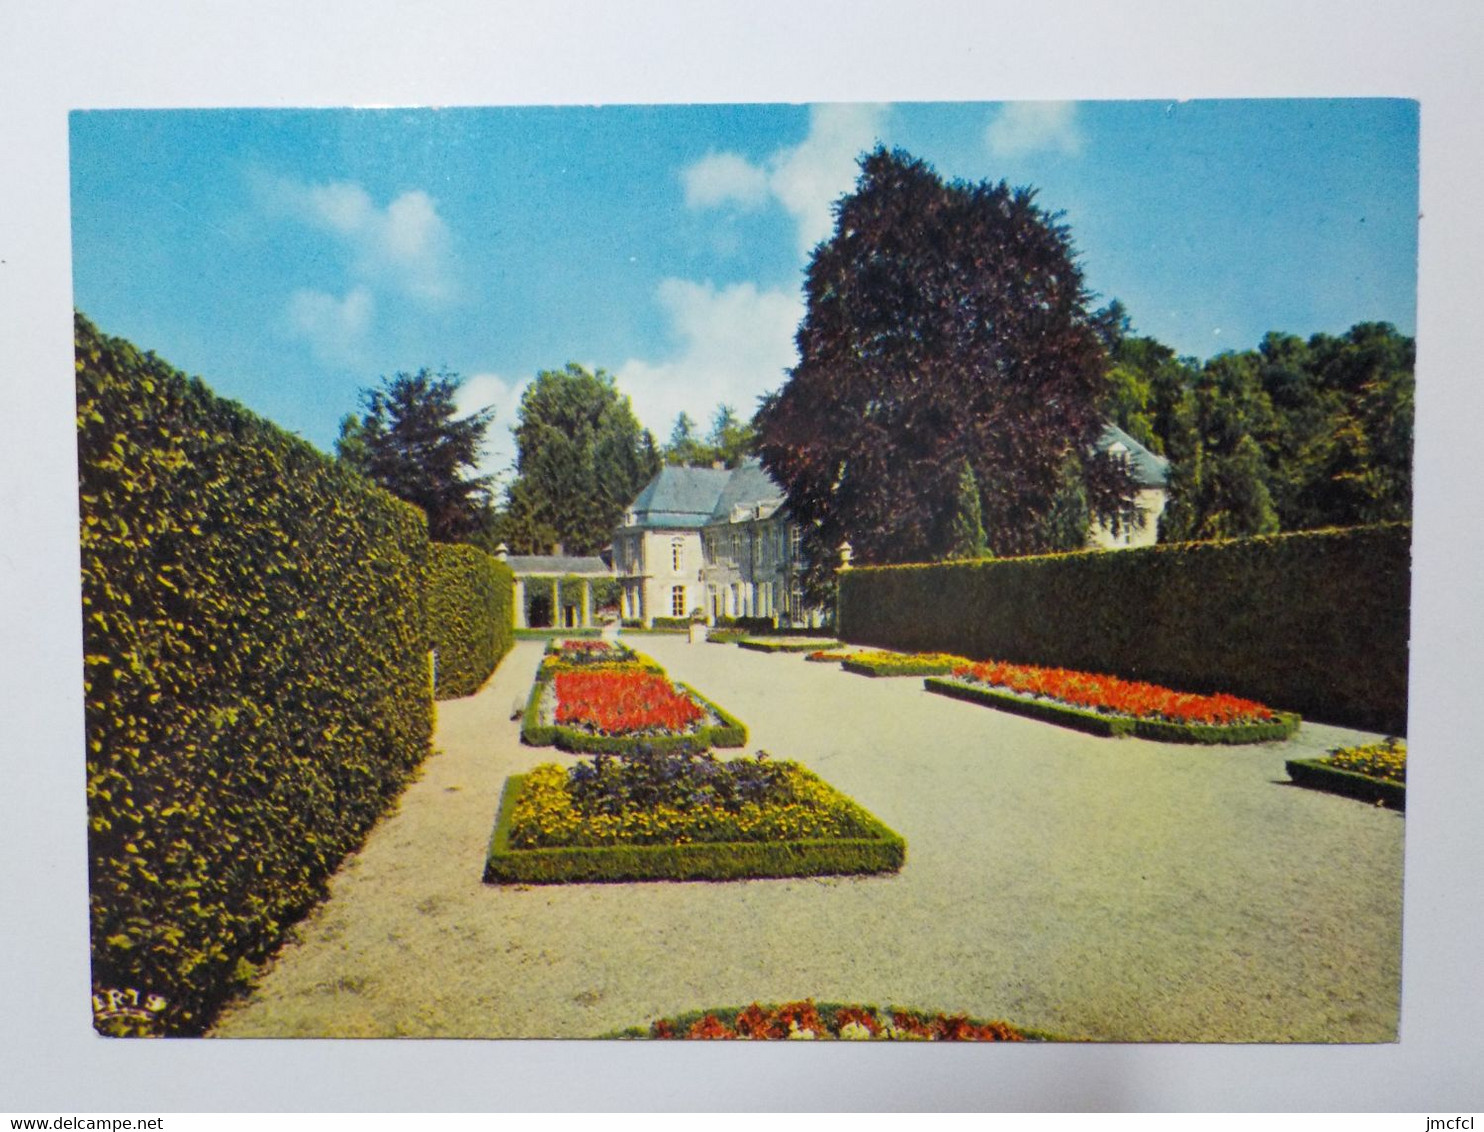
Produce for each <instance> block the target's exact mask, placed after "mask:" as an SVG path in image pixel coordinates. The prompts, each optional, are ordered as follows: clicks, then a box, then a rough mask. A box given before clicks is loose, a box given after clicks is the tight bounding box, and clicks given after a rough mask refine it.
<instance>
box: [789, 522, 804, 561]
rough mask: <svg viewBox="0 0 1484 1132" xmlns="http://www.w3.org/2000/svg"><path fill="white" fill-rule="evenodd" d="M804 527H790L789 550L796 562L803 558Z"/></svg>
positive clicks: (790, 555)
mask: <svg viewBox="0 0 1484 1132" xmlns="http://www.w3.org/2000/svg"><path fill="white" fill-rule="evenodd" d="M803 547H804V528H803V527H790V528H789V529H788V552H789V557H791V558H792V559H793V560H794V561H795V562H797V561H799V560H800V559H801V558H803V553H802V551H803Z"/></svg>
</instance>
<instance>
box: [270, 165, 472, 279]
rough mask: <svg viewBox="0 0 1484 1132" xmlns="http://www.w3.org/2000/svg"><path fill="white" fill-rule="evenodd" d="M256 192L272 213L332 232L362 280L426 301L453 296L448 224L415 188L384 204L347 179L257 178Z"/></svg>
mask: <svg viewBox="0 0 1484 1132" xmlns="http://www.w3.org/2000/svg"><path fill="white" fill-rule="evenodd" d="M259 191H260V195H261V196H262V197H263V199H264V200H265V202H266V203H267V204H268V206H269V207H270V208H272V209H274V210H275V211H278V212H282V213H285V214H287V215H289V216H292V217H294V218H295V219H297V220H299V221H300V222H302V223H304V224H308V225H310V226H311V227H314V228H319V229H320V230H322V231H326V232H331V233H333V234H334V235H335V236H337V237H338V238H339V239H340V241H341V243H342V244H343V245H344V247H345V248H346V250H347V252H348V253H349V255H350V263H351V269H352V271H353V272H354V273H355V275H356V276H357V277H358V278H359V279H360V280H362V281H363V282H367V283H373V284H377V285H385V286H390V287H392V288H394V289H396V290H398V291H400V292H401V293H402V294H404V295H407V296H409V297H411V298H413V299H417V300H420V301H422V302H425V303H430V304H437V303H441V302H444V301H446V300H448V299H450V298H452V297H453V293H454V285H453V257H452V254H451V239H450V236H449V231H448V226H447V225H446V224H445V223H444V222H443V218H442V217H441V216H439V215H438V206H437V204H436V202H435V201H434V200H433V198H432V197H430V196H429V195H428V194H427V193H425V192H423V191H422V190H421V189H413V190H411V191H410V192H405V193H403V194H401V195H400V196H398V197H396V198H395V199H393V200H392V201H391V202H390V203H389V204H387V206H386V207H385V208H379V207H377V205H376V202H375V201H373V200H372V199H371V194H370V193H368V192H367V191H366V190H365V189H364V188H362V187H361V186H360V185H358V184H355V183H353V182H349V181H337V182H334V183H332V184H328V185H306V184H303V183H302V182H299V181H294V180H291V179H289V178H283V177H278V178H271V179H265V180H263V181H261V182H260V183H259Z"/></svg>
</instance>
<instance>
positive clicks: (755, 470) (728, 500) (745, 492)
mask: <svg viewBox="0 0 1484 1132" xmlns="http://www.w3.org/2000/svg"><path fill="white" fill-rule="evenodd" d="M782 502H783V489H782V488H781V487H779V486H778V484H777V483H775V482H774V480H773V477H772V476H770V475H768V473H767V472H765V471H763V466H762V464H760V463H758V461H757V459H756V458H755V457H752V456H749V457H748V458H747V459H745V460H743V461H742V463H741V465H740V466H738V467H737V468H736V469H735V470H733V472H732V474H731V476H730V478H728V480H727V484H726V487H724V488H722V490H721V497H720V498H719V499H717V501H716V506H715V507H714V508H712V510H711V518H710V522H713V523H724V522H726V521H727V520H729V519H730V518H731V516H732V508H733V507H742V506H752V505H754V504H757V503H782Z"/></svg>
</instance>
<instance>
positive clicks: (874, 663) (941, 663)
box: [840, 651, 969, 676]
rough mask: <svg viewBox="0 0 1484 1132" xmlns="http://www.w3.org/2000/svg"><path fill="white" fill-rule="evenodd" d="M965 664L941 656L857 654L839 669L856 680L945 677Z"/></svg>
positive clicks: (965, 661)
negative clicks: (867, 678)
mask: <svg viewBox="0 0 1484 1132" xmlns="http://www.w3.org/2000/svg"><path fill="white" fill-rule="evenodd" d="M968 663H969V662H968V661H967V660H965V659H964V658H963V657H961V656H952V655H950V654H949V653H945V652H913V653H902V652H873V651H865V652H857V653H851V654H850V655H849V656H847V657H845V658H844V659H843V660H842V662H841V665H840V667H841V668H843V669H845V671H846V672H854V673H855V674H856V675H858V676H945V675H947V674H948V673H950V672H952V671H953V670H954V669H955V668H960V667H962V666H963V665H965V664H968Z"/></svg>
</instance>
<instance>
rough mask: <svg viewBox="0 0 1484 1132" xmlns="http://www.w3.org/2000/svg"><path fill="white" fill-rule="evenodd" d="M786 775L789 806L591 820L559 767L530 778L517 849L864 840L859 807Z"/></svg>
mask: <svg viewBox="0 0 1484 1132" xmlns="http://www.w3.org/2000/svg"><path fill="white" fill-rule="evenodd" d="M777 765H778V766H780V767H782V768H783V769H784V770H785V773H786V778H787V785H788V795H789V797H788V800H787V801H785V802H780V803H776V804H758V803H755V802H748V803H746V804H744V805H742V806H739V807H738V808H737V809H735V810H727V809H723V808H721V807H719V806H715V805H698V806H692V807H687V808H683V809H682V808H680V807H677V806H675V805H671V804H659V805H654V806H645V807H631V808H628V809H625V810H623V811H621V812H619V813H616V814H610V813H584V812H582V810H581V809H580V808H579V807H578V805H577V803H576V802H575V800H574V799H573V797H572V794H571V791H570V790H569V789H568V773H569V772H568V769H567V768H566V767H562V766H558V765H556V764H554V763H547V764H545V765H543V766H538V767H536V768H535V769H534V770H532V771H531V772H530V773H529V774H528V775H527V776H526V782H525V789H524V790H523V791H522V792H521V795H520V799H519V801H517V802H516V805H515V812H514V814H513V817H512V821H511V827H510V844H511V846H512V848H517V849H536V848H556V847H562V846H596V845H684V844H688V843H691V842H727V841H801V840H809V839H814V838H843V837H856V836H862V835H863V833H864V832H865V830H864V828H863V826H862V823H861V821H860V820H859V818H858V817H857V809H858V808H857V807H856V806H855V805H854V804H853V803H851V802H850V801H849V799H847V798H845V797H844V796H843V795H842V794H840V793H839V792H837V791H836V790H834V789H833V788H832V787H831V786H829V785H828V784H827V783H825V782H824V781H822V780H821V779H819V778H818V777H816V776H815V775H813V774H811V773H810V772H809V771H807V770H805V769H804V768H803V767H801V766H798V765H797V764H796V763H787V762H785V763H779V764H777Z"/></svg>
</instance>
